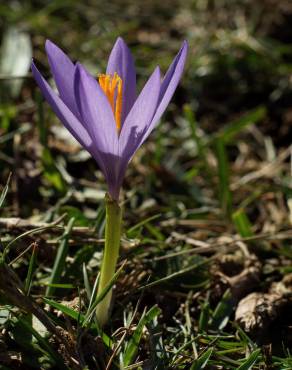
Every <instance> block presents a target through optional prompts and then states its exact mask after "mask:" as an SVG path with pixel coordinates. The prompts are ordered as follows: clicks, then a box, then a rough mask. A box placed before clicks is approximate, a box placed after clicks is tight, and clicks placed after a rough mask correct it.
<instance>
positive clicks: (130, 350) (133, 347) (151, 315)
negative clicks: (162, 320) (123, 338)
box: [123, 306, 161, 366]
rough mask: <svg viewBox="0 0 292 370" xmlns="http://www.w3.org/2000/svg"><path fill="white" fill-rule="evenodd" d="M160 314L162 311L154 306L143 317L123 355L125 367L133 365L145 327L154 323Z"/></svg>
mask: <svg viewBox="0 0 292 370" xmlns="http://www.w3.org/2000/svg"><path fill="white" fill-rule="evenodd" d="M160 312H161V310H160V308H159V307H157V306H153V307H152V308H150V310H149V311H147V312H146V313H144V314H143V315H142V317H141V319H140V321H139V323H138V325H137V327H136V329H135V331H134V333H133V335H132V337H131V338H130V340H129V342H128V344H127V346H126V349H125V352H124V355H123V362H124V366H129V365H130V364H132V362H133V361H134V359H135V356H136V354H137V352H138V346H139V343H140V340H141V337H142V333H143V329H144V326H145V325H147V324H148V323H150V322H151V321H153V320H154V319H155V318H156V317H157V316H158V315H159V314H160Z"/></svg>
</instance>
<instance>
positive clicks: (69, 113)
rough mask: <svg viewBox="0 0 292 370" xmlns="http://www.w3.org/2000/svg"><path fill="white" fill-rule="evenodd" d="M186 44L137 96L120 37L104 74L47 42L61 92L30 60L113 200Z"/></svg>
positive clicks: (167, 94)
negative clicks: (95, 164) (94, 161)
mask: <svg viewBox="0 0 292 370" xmlns="http://www.w3.org/2000/svg"><path fill="white" fill-rule="evenodd" d="M187 49H188V46H187V43H186V42H184V43H183V45H182V47H181V49H180V51H179V52H178V54H177V55H176V57H175V58H174V60H173V62H172V63H171V65H170V67H169V68H168V71H167V72H166V74H165V76H164V77H163V78H162V77H161V74H160V69H159V67H157V68H156V69H155V70H154V72H153V73H152V75H151V76H150V77H149V79H148V81H147V82H146V84H145V86H144V87H143V89H142V91H141V92H140V94H139V95H137V93H136V72H135V65H134V61H133V57H132V55H131V52H130V50H129V49H128V47H127V45H126V44H125V42H124V41H123V39H122V38H120V37H119V38H118V39H117V41H116V43H115V45H114V47H113V49H112V51H111V54H110V57H109V60H108V65H107V69H106V74H102V75H99V76H98V77H97V78H95V77H94V76H92V75H90V73H89V72H88V71H87V70H86V69H85V67H84V66H82V64H80V63H78V62H77V63H76V64H73V63H72V61H71V60H70V59H69V58H68V56H67V55H66V54H64V53H63V51H62V50H60V49H59V48H58V47H57V46H56V45H55V44H53V43H52V42H51V41H47V42H46V52H47V56H48V60H49V64H50V68H51V72H52V75H53V78H54V80H55V83H56V86H57V89H58V92H59V94H57V93H55V92H54V91H53V89H52V88H51V87H50V85H49V84H48V83H47V81H46V80H45V79H44V78H43V76H42V75H41V74H40V72H39V71H38V69H37V67H36V66H35V64H34V63H32V72H33V75H34V78H35V79H36V81H37V83H38V85H39V87H40V89H41V91H42V93H43V95H44V96H45V98H46V100H47V101H48V103H49V104H50V105H51V107H52V109H53V110H54V112H55V114H56V115H57V116H58V118H59V119H60V120H61V121H62V122H63V124H64V126H65V127H66V128H67V129H68V130H69V131H70V132H71V134H72V135H73V136H74V137H75V139H77V141H78V142H79V143H80V144H81V145H82V146H83V147H84V148H85V149H87V150H88V152H89V153H90V154H91V155H92V156H93V158H95V160H96V161H97V163H98V165H99V167H100V169H101V170H102V172H103V174H104V176H105V178H106V182H107V184H108V192H109V194H110V196H111V197H112V199H114V200H118V197H119V192H120V188H121V185H122V182H123V178H124V176H125V172H126V169H127V165H128V163H129V162H130V160H131V158H132V157H133V155H134V153H135V152H136V150H137V149H138V148H139V147H140V146H141V145H142V144H143V142H144V141H145V139H146V138H147V137H148V136H149V134H150V133H151V131H152V130H153V128H154V127H155V126H156V124H157V123H158V121H159V119H160V117H161V115H162V114H163V112H164V111H165V109H166V107H167V105H168V103H169V101H170V99H171V98H172V95H173V93H174V91H175V89H176V87H177V85H178V83H179V80H180V78H181V75H182V72H183V68H184V64H185V60H186V55H187Z"/></svg>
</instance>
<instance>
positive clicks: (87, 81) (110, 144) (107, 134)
mask: <svg viewBox="0 0 292 370" xmlns="http://www.w3.org/2000/svg"><path fill="white" fill-rule="evenodd" d="M74 91H75V99H76V103H77V106H78V110H79V113H80V116H81V119H82V122H83V124H84V126H85V127H86V128H87V130H88V132H89V133H90V136H91V137H92V139H93V141H94V145H95V146H96V147H97V148H98V150H99V151H100V152H104V153H111V154H115V153H117V152H118V134H117V128H116V122H115V119H114V115H113V112H112V108H111V106H110V103H109V101H108V99H107V97H106V96H105V94H104V92H103V90H102V89H101V87H100V86H99V84H98V82H97V81H96V79H94V78H93V77H92V76H91V75H90V74H89V73H88V72H87V70H86V69H85V68H84V67H83V66H82V65H81V64H79V63H77V65H76V72H75V76H74Z"/></svg>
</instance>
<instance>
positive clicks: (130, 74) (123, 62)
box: [106, 37, 136, 122]
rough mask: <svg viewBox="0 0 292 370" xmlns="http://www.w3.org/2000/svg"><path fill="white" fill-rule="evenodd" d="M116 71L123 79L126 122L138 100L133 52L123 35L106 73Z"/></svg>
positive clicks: (114, 48)
mask: <svg viewBox="0 0 292 370" xmlns="http://www.w3.org/2000/svg"><path fill="white" fill-rule="evenodd" d="M115 72H116V73H117V74H118V75H119V76H120V77H121V79H122V81H123V102H122V122H124V121H125V119H126V117H127V115H128V113H129V112H130V110H131V108H132V106H133V104H134V102H135V100H136V71H135V64H134V60H133V57H132V54H131V52H130V50H129V48H128V46H127V45H126V43H125V42H124V40H123V39H122V38H121V37H119V38H118V39H117V41H116V43H115V45H114V47H113V49H112V51H111V54H110V57H109V60H108V64H107V70H106V73H107V74H111V75H113V74H114V73H115Z"/></svg>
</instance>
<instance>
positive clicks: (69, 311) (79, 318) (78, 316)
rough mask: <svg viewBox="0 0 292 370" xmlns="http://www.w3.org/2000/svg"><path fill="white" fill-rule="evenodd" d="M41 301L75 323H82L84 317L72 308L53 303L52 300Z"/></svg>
mask: <svg viewBox="0 0 292 370" xmlns="http://www.w3.org/2000/svg"><path fill="white" fill-rule="evenodd" d="M43 300H44V302H45V303H46V304H48V305H49V306H51V307H54V308H56V309H57V310H59V311H61V312H62V313H63V314H64V315H67V316H69V317H71V318H72V319H74V320H76V321H80V322H83V321H84V315H82V314H81V313H80V312H78V311H75V310H73V309H72V308H70V307H67V306H65V305H63V304H62V303H58V302H56V301H54V300H53V299H48V298H43Z"/></svg>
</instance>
